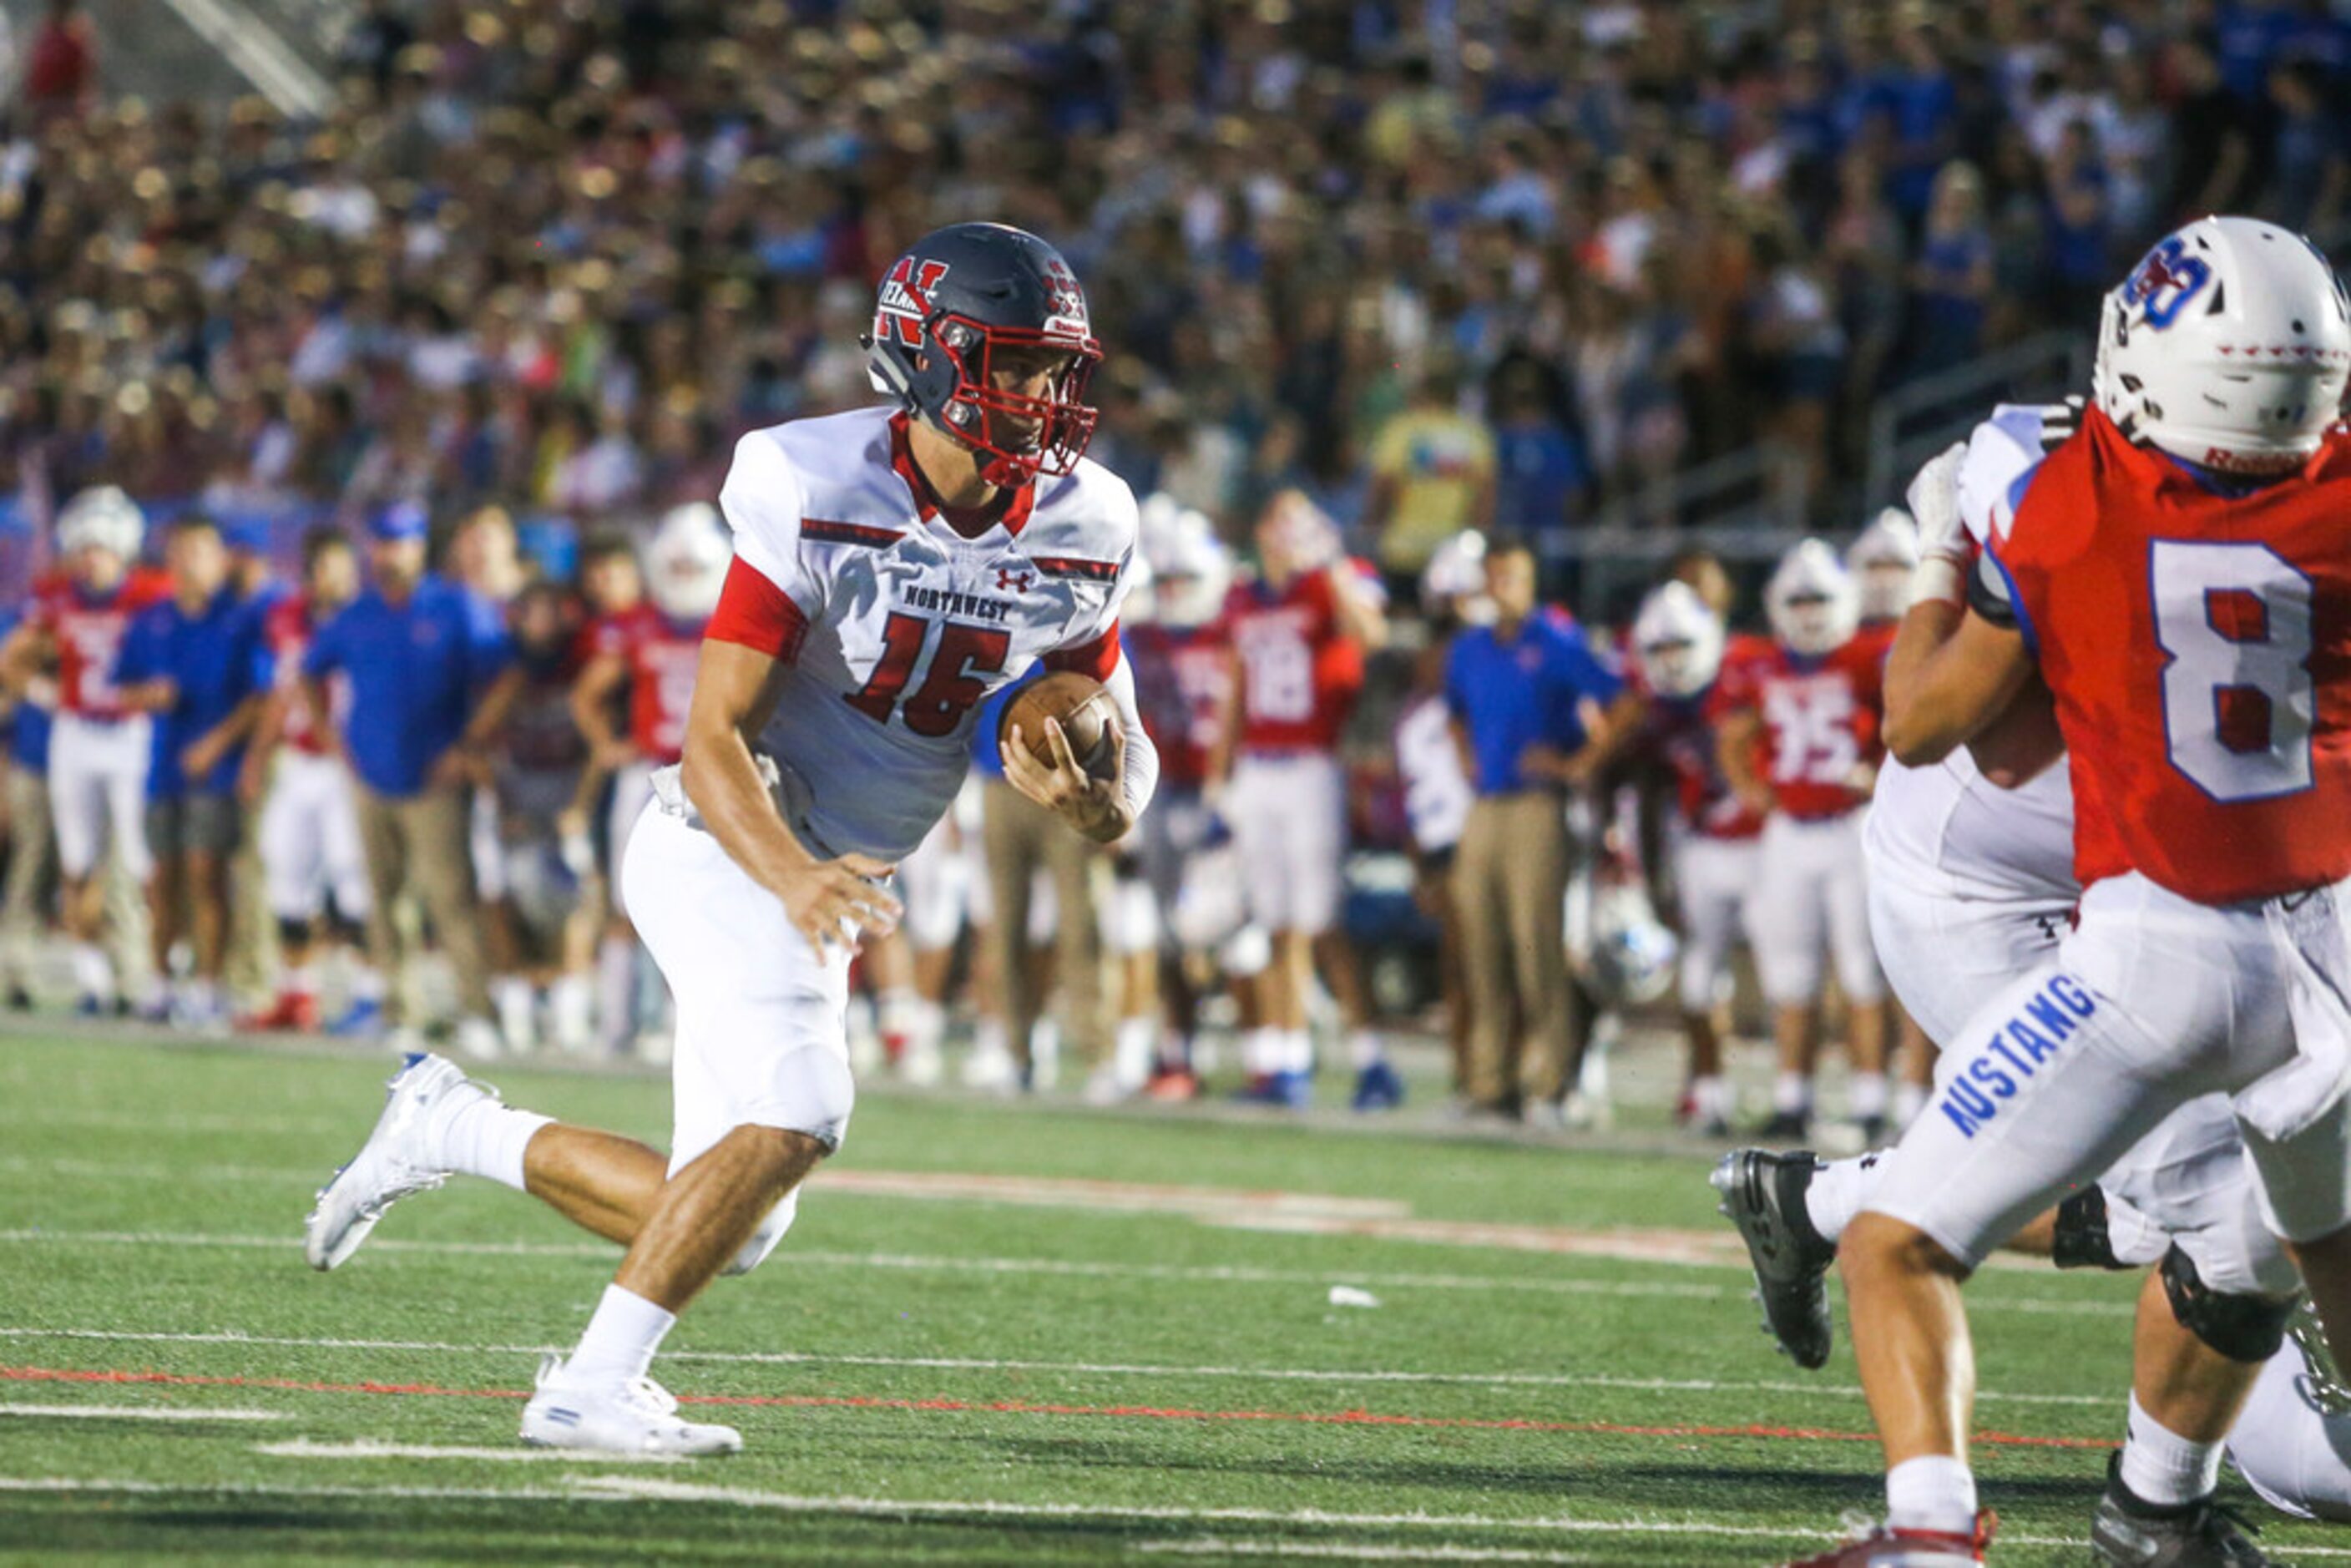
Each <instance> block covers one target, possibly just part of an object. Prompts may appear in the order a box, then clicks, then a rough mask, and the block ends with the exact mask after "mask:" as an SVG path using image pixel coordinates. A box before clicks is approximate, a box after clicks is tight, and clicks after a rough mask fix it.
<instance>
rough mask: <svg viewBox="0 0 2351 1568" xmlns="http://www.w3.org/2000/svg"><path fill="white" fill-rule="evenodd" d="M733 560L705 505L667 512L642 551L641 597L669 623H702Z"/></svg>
mask: <svg viewBox="0 0 2351 1568" xmlns="http://www.w3.org/2000/svg"><path fill="white" fill-rule="evenodd" d="M734 559H735V543H734V540H733V539H732V538H729V537H728V536H727V532H726V523H725V521H724V520H722V519H721V518H720V517H719V516H718V508H717V507H714V506H712V505H711V504H710V503H709V502H707V501H689V502H687V503H686V504H685V505H684V506H683V507H671V508H670V509H669V510H668V511H666V512H664V513H663V514H662V520H661V523H660V525H659V526H658V527H656V528H654V529H653V540H652V542H651V543H649V544H647V545H646V546H645V592H646V594H647V595H648V596H650V597H651V598H652V600H653V607H654V608H655V609H657V610H659V611H660V612H662V613H663V614H664V615H666V616H668V617H669V618H670V619H671V620H673V621H675V622H681V623H683V624H687V625H692V624H695V623H697V622H704V621H707V620H709V619H710V615H711V612H713V611H715V610H716V609H717V608H718V595H719V593H720V591H722V590H724V589H725V588H726V569H727V568H728V567H729V566H730V565H732V564H733V563H734Z"/></svg>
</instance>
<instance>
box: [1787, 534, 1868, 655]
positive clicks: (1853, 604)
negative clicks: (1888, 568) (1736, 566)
mask: <svg viewBox="0 0 2351 1568" xmlns="http://www.w3.org/2000/svg"><path fill="white" fill-rule="evenodd" d="M1763 610H1764V612H1765V613H1766V614H1767V615H1769V616H1770V617H1771V632H1772V634H1773V635H1774V636H1776V637H1778V638H1779V639H1780V641H1781V642H1782V643H1786V644H1787V645H1788V646H1789V647H1790V648H1791V649H1792V650H1794V651H1795V652H1796V653H1802V654H1805V655H1806V656H1808V657H1811V658H1818V657H1820V656H1821V655H1822V654H1824V653H1835V652H1836V651H1837V650H1838V649H1839V648H1842V647H1844V645H1845V644H1846V643H1849V642H1851V641H1853V634H1854V632H1856V631H1858V630H1859V629H1860V626H1861V590H1860V589H1859V588H1858V587H1857V586H1855V582H1854V580H1853V573H1851V572H1849V571H1847V570H1845V569H1844V562H1843V561H1841V560H1839V559H1837V556H1836V551H1834V550H1833V549H1829V547H1828V545H1827V544H1826V543H1825V542H1823V541H1822V540H1820V539H1806V540H1804V541H1803V542H1802V544H1799V545H1798V546H1796V548H1795V549H1792V550H1790V551H1789V552H1788V553H1787V554H1786V555H1783V556H1782V557H1781V558H1780V564H1779V565H1778V566H1777V567H1775V568H1773V569H1772V571H1771V581H1770V582H1769V583H1768V584H1766V585H1765V586H1764V589H1763Z"/></svg>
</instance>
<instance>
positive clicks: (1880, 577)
mask: <svg viewBox="0 0 2351 1568" xmlns="http://www.w3.org/2000/svg"><path fill="white" fill-rule="evenodd" d="M1844 564H1845V570H1848V571H1850V572H1852V573H1853V575H1854V577H1855V580H1856V581H1857V582H1858V584H1859V586H1860V590H1861V618H1862V619H1863V620H1864V621H1899V620H1900V619H1902V612H1904V611H1906V610H1907V609H1909V608H1910V576H1911V573H1913V572H1915V571H1917V570H1918V525H1917V523H1914V522H1912V521H1911V520H1910V514H1909V513H1907V512H1906V511H1904V510H1903V509H1902V508H1901V507H1886V509H1885V510H1884V511H1882V512H1880V513H1878V514H1877V520H1876V522H1873V523H1871V524H1870V525H1869V527H1867V528H1864V529H1862V530H1861V533H1860V536H1859V537H1858V538H1855V540H1854V541H1853V543H1852V544H1851V545H1850V546H1848V547H1846V549H1845V552H1844Z"/></svg>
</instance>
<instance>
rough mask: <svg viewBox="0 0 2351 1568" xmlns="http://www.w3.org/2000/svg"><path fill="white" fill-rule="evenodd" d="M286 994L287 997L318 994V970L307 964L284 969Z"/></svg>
mask: <svg viewBox="0 0 2351 1568" xmlns="http://www.w3.org/2000/svg"><path fill="white" fill-rule="evenodd" d="M286 994H287V996H289V997H315V996H317V995H318V994H319V971H318V970H317V969H316V968H314V967H311V966H310V965H308V964H304V965H301V966H300V967H297V968H292V969H288V970H287V971H286Z"/></svg>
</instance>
